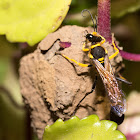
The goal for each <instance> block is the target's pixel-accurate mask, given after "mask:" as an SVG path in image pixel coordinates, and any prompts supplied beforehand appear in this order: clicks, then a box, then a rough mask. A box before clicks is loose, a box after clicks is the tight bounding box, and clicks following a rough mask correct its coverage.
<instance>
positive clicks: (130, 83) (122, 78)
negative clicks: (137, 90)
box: [115, 76, 132, 85]
mask: <svg viewBox="0 0 140 140" xmlns="http://www.w3.org/2000/svg"><path fill="white" fill-rule="evenodd" d="M115 78H116V79H117V80H119V81H121V82H124V83H125V84H128V85H132V82H129V81H127V80H126V79H125V78H124V77H122V76H121V77H115Z"/></svg>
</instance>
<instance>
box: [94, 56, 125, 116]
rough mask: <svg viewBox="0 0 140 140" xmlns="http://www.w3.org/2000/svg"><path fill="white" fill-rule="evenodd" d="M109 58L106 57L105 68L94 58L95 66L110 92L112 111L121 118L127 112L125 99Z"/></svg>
mask: <svg viewBox="0 0 140 140" xmlns="http://www.w3.org/2000/svg"><path fill="white" fill-rule="evenodd" d="M107 57H108V56H107V55H106V56H105V60H104V63H105V67H103V65H102V64H101V63H100V62H99V61H98V60H97V59H94V58H93V63H94V64H95V67H96V69H97V71H98V73H99V75H100V76H101V78H102V81H103V83H104V86H105V89H106V91H107V92H108V97H109V99H110V102H111V107H112V110H113V111H114V113H115V114H116V115H118V116H119V117H121V116H122V115H123V114H124V112H125V110H126V109H125V108H126V103H125V97H124V94H123V93H122V91H121V89H120V88H119V85H118V82H117V80H116V78H115V77H114V74H113V71H112V67H111V65H110V63H109V59H108V58H107Z"/></svg>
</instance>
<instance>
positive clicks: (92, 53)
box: [61, 9, 127, 121]
mask: <svg viewBox="0 0 140 140" xmlns="http://www.w3.org/2000/svg"><path fill="white" fill-rule="evenodd" d="M84 11H87V12H89V11H88V10H87V9H84V10H83V11H82V13H83V12H84ZM89 14H90V15H91V13H90V12H89ZM91 18H92V21H93V24H94V20H93V17H92V15H91ZM96 25H97V18H96ZM85 37H86V41H85V43H83V47H82V50H83V51H84V52H88V57H89V58H90V59H91V61H92V65H95V68H96V69H97V72H98V73H99V75H100V77H101V79H102V81H103V84H104V86H105V89H106V92H107V94H108V98H109V100H110V104H111V111H112V112H113V113H114V114H115V115H116V116H117V117H124V113H125V111H126V100H125V96H124V93H123V92H122V90H121V89H120V88H119V84H118V81H117V80H118V79H119V80H121V78H116V77H115V76H114V73H113V70H112V67H111V64H110V62H109V59H112V58H114V57H115V56H116V55H117V54H118V53H119V50H118V49H117V47H116V45H115V42H114V40H112V44H111V45H112V46H113V48H114V50H115V53H114V54H112V55H111V56H108V51H107V49H106V48H105V47H104V43H105V42H106V39H105V38H104V37H103V36H101V35H100V34H98V33H97V26H96V27H95V24H94V32H93V33H91V34H90V33H88V32H87V34H86V36H85ZM87 43H90V44H91V45H90V46H88V47H87ZM111 45H110V46H111ZM61 55H62V56H63V57H65V58H66V59H68V60H70V61H72V62H74V63H76V64H77V65H79V66H81V67H89V66H91V65H88V64H83V63H79V62H77V61H76V60H74V59H71V58H69V57H67V56H65V55H64V54H61ZM96 80H97V76H96V78H95V82H94V84H93V87H92V91H91V92H89V93H87V94H86V95H85V96H84V98H85V97H86V96H87V95H88V94H90V93H92V92H93V90H94V89H95V86H96ZM121 81H125V80H123V79H122V80H121ZM126 82H127V81H126ZM84 98H83V99H84ZM83 99H82V100H81V101H80V102H79V104H80V103H81V102H82V101H83ZM79 104H78V105H79ZM78 105H77V106H78ZM122 121H123V120H122Z"/></svg>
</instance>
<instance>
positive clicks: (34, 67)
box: [20, 26, 122, 140]
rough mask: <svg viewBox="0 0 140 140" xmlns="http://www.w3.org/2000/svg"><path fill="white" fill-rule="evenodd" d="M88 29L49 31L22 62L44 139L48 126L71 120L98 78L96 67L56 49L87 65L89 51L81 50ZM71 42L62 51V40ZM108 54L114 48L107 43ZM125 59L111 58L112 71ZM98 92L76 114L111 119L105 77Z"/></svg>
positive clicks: (24, 88) (26, 91) (28, 100)
mask: <svg viewBox="0 0 140 140" xmlns="http://www.w3.org/2000/svg"><path fill="white" fill-rule="evenodd" d="M85 30H87V31H88V32H89V33H92V31H93V29H92V28H91V27H88V28H83V27H78V26H64V27H62V28H61V29H59V30H58V31H56V32H55V33H51V34H49V35H48V36H47V37H46V38H45V39H44V40H42V41H41V43H40V44H39V45H38V47H37V49H36V50H35V51H34V52H33V53H31V54H28V55H27V56H24V57H23V58H22V59H21V62H20V86H21V93H22V96H23V98H24V102H25V104H26V105H27V106H28V107H29V109H30V113H31V116H30V117H31V120H32V123H31V125H32V127H33V129H34V130H35V132H36V133H37V136H38V138H39V139H40V140H41V139H42V135H43V132H44V128H45V126H46V125H51V124H53V123H54V122H55V121H56V120H57V119H58V118H62V119H63V120H67V119H69V118H70V117H71V116H72V114H73V111H74V109H75V107H76V105H77V104H78V103H79V101H80V100H81V99H82V98H83V97H84V95H85V94H86V93H87V92H90V91H91V89H92V85H93V82H94V78H95V72H96V70H95V68H94V66H93V67H86V68H83V67H80V66H78V65H77V64H75V63H73V62H70V61H68V60H67V59H65V58H64V57H62V56H61V55H58V54H57V55H56V52H59V53H62V54H65V55H66V56H68V57H70V58H72V59H75V60H76V61H78V62H81V63H86V64H88V63H89V62H90V61H89V59H88V56H87V53H85V52H83V51H82V43H83V41H85V37H84V36H85V34H86V32H85ZM57 39H60V40H61V41H62V42H71V47H69V48H66V49H63V50H60V46H59V41H58V40H57ZM106 47H107V50H108V53H109V55H110V54H112V53H113V51H114V50H113V47H111V46H110V45H108V44H106ZM121 61H122V58H121V57H120V56H119V55H118V56H117V57H115V59H112V60H111V64H112V67H113V70H114V72H115V70H116V69H117V68H120V67H121V66H120V65H121ZM95 91H96V93H95ZM95 91H94V92H93V93H92V94H90V95H88V96H87V97H86V98H85V99H84V100H83V101H82V102H81V104H80V105H79V107H78V109H77V110H76V113H75V115H76V116H78V117H79V118H83V117H86V116H88V115H90V114H94V113H95V114H97V115H98V116H99V118H100V119H109V112H110V104H109V100H108V97H107V94H106V92H105V90H104V85H103V83H102V80H101V79H100V77H99V76H98V79H97V84H96V88H95Z"/></svg>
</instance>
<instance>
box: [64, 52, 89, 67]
mask: <svg viewBox="0 0 140 140" xmlns="http://www.w3.org/2000/svg"><path fill="white" fill-rule="evenodd" d="M61 55H62V56H63V57H65V58H66V59H68V60H70V61H72V62H74V63H76V64H77V65H78V66H81V67H88V66H89V65H88V64H83V63H79V62H77V61H76V60H75V59H71V58H69V57H67V56H66V55H64V54H61Z"/></svg>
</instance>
